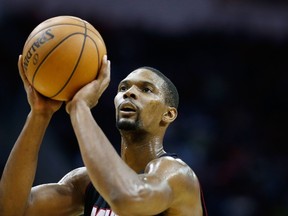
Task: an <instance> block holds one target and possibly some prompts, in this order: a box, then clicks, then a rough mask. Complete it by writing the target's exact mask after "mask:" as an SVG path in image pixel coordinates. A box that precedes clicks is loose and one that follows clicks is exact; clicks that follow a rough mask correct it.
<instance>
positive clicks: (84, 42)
mask: <svg viewBox="0 0 288 216" xmlns="http://www.w3.org/2000/svg"><path fill="white" fill-rule="evenodd" d="M84 27H85V32H84V34H83V33H82V34H83V35H84V40H83V44H82V48H81V52H80V55H79V57H78V60H77V62H76V64H75V66H74V69H73V70H72V73H71V74H70V76H69V78H68V79H67V80H66V83H65V84H64V85H63V86H62V88H60V90H59V91H58V92H57V93H56V94H55V95H53V96H50V98H53V97H56V96H57V95H59V94H60V93H61V92H62V91H63V89H65V87H66V86H67V84H68V83H69V82H70V80H71V78H72V77H73V74H74V73H75V71H76V69H77V67H78V64H79V62H80V60H81V57H82V54H83V50H84V48H85V44H86V38H87V28H86V23H85V22H84Z"/></svg>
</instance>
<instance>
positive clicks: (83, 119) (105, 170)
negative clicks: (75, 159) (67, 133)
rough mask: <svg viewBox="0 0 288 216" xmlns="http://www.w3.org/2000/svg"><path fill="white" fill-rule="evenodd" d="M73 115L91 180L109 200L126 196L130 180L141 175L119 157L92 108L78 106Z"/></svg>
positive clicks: (74, 125) (71, 114)
mask: <svg viewBox="0 0 288 216" xmlns="http://www.w3.org/2000/svg"><path fill="white" fill-rule="evenodd" d="M70 116H71V122H72V125H73V128H74V131H75V134H76V137H77V139H78V142H79V146H80V150H81V154H82V158H83V161H84V163H85V166H86V168H87V171H88V174H89V176H90V179H91V180H92V182H93V184H94V186H96V188H97V190H98V191H99V192H100V193H101V194H102V195H103V196H104V198H105V199H106V200H107V201H109V200H111V197H112V196H111V195H112V194H114V195H116V194H120V193H123V191H125V190H126V189H127V187H131V185H132V184H131V183H130V182H129V181H134V183H136V181H137V180H138V177H137V174H136V173H135V172H134V171H133V170H132V169H131V168H130V167H128V166H127V165H126V164H125V163H124V162H123V161H122V159H121V158H120V157H119V155H118V153H117V152H116V150H115V149H114V147H113V146H112V145H111V143H110V142H109V140H108V139H107V137H106V136H105V134H104V133H103V131H102V130H101V128H100V127H99V126H98V125H97V123H96V122H95V121H94V119H93V116H92V114H91V112H90V109H89V108H88V107H87V106H85V105H83V104H78V105H75V106H74V108H73V109H71V111H70ZM126 191H127V190H126ZM128 191H129V190H128ZM130 191H131V189H130ZM114 198H115V197H114Z"/></svg>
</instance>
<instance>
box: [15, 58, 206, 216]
mask: <svg viewBox="0 0 288 216" xmlns="http://www.w3.org/2000/svg"><path fill="white" fill-rule="evenodd" d="M18 65H19V70H20V74H21V77H22V80H23V82H24V86H25V89H26V92H27V95H28V101H29V103H30V106H31V112H30V114H29V116H28V119H27V121H28V124H27V123H26V124H27V125H26V130H27V131H29V133H27V134H26V140H24V142H22V143H21V147H22V148H17V149H16V150H15V151H16V152H14V153H15V154H16V153H17V155H18V157H14V158H13V160H14V161H13V162H14V164H17V161H19V158H20V159H21V157H20V154H26V156H27V157H29V158H31V159H34V160H31V161H30V163H28V164H27V166H28V168H26V169H24V171H25V172H26V175H27V176H29V177H28V180H25V181H26V183H25V184H24V186H23V185H22V181H23V180H24V178H22V177H23V176H21V178H20V179H18V182H17V181H15V182H14V184H15V185H16V189H15V191H12V190H11V192H13V193H19V190H20V193H19V194H20V195H21V196H23V197H24V198H25V197H26V196H27V194H29V193H30V194H29V197H28V199H27V201H26V202H25V205H24V206H25V209H24V210H25V212H24V214H23V215H29V216H34V215H41V216H45V215H47V216H48V215H49V216H51V215H63V216H64V215H65V216H67V215H83V214H84V215H93V216H100V215H101V216H105V215H119V216H126V215H129V216H135V215H165V216H172V215H173V216H189V215H191V216H192V215H193V216H200V215H206V214H207V213H206V210H205V207H204V202H203V200H202V193H201V188H200V184H199V181H198V179H197V176H196V175H195V173H194V172H193V170H192V169H191V168H190V167H189V166H188V165H187V164H185V162H183V161H182V160H181V159H180V158H178V157H177V155H175V154H171V153H167V152H165V150H164V147H163V139H164V135H165V132H166V129H167V128H168V126H169V125H170V123H172V122H173V121H174V120H175V119H176V117H177V106H178V93H177V90H176V88H175V86H174V85H173V84H172V82H171V81H170V80H169V79H167V78H166V77H165V76H164V75H163V74H161V73H160V72H159V71H157V70H155V69H153V68H148V67H142V68H139V69H137V70H135V71H133V72H132V73H130V74H129V75H128V76H127V77H126V78H125V79H124V80H123V81H121V82H120V84H119V88H118V92H117V94H116V96H115V99H114V104H115V109H116V125H117V128H118V129H119V132H120V134H121V157H120V156H119V155H118V154H117V152H116V150H115V149H114V148H113V146H112V145H111V143H110V142H109V139H108V138H107V137H106V135H105V134H104V133H103V132H102V130H101V128H100V127H99V125H98V124H97V122H96V121H95V120H94V118H93V116H92V114H91V109H92V108H93V107H95V106H96V105H97V103H98V101H99V99H100V97H101V95H102V93H103V92H104V91H105V89H106V88H107V87H108V85H109V82H110V61H109V60H107V56H104V58H103V63H102V67H101V70H100V72H99V74H98V77H97V79H96V80H95V81H93V82H91V83H89V84H88V85H86V86H85V87H84V88H82V89H81V90H80V91H78V93H77V94H76V95H75V96H74V98H73V99H72V100H71V101H69V102H68V103H67V104H66V111H67V113H69V115H70V118H71V122H72V126H73V129H74V132H75V134H76V137H77V140H78V143H79V146H80V151H81V155H82V158H83V161H84V164H85V167H81V168H78V169H75V170H73V171H71V172H70V173H68V174H67V175H66V176H64V177H63V178H62V179H61V180H60V181H59V182H58V183H54V184H51V183H50V184H44V185H39V186H35V187H33V188H32V189H31V188H30V185H31V184H32V179H33V178H34V175H35V170H36V168H35V167H36V163H37V153H38V151H39V148H40V145H41V139H42V137H43V135H44V133H45V129H46V127H47V125H48V123H49V121H50V119H51V117H52V115H53V113H54V112H56V111H57V110H58V109H59V108H60V106H61V102H55V101H51V100H49V99H47V98H43V97H42V96H41V95H39V94H38V93H37V92H36V91H35V90H34V89H33V88H32V87H31V86H30V85H29V84H28V82H27V80H26V78H25V76H24V75H23V69H22V67H21V58H20V59H19V63H18ZM29 122H30V123H29ZM27 154H28V155H27ZM24 171H22V172H24ZM27 182H29V184H28V183H27ZM20 185H21V186H22V187H20ZM30 189H31V191H30ZM19 215H20V214H19Z"/></svg>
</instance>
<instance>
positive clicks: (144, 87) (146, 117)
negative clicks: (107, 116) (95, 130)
mask: <svg viewBox="0 0 288 216" xmlns="http://www.w3.org/2000/svg"><path fill="white" fill-rule="evenodd" d="M163 82H164V81H163V80H162V79H161V78H160V77H159V76H158V75H156V74H155V73H153V72H151V71H149V70H148V69H142V68H141V69H137V70H135V71H133V72H132V73H130V74H129V75H128V76H127V77H126V78H125V79H124V80H122V81H121V82H120V84H119V86H118V93H117V95H116V96H115V99H114V104H115V108H116V125H117V127H118V129H121V130H138V129H139V130H144V131H150V132H153V131H155V130H157V128H159V126H160V122H161V119H162V115H163V113H164V112H165V110H166V108H167V107H166V105H165V103H164V95H163V92H162V90H161V89H162V85H163Z"/></svg>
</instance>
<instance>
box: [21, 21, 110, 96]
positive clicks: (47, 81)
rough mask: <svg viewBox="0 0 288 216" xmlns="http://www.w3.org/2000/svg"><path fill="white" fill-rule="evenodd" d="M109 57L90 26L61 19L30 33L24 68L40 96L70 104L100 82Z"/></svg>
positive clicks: (24, 51)
mask: <svg viewBox="0 0 288 216" xmlns="http://www.w3.org/2000/svg"><path fill="white" fill-rule="evenodd" d="M105 54H107V50H106V46H105V43H104V40H103V38H102V37H101V35H100V33H99V32H98V31H97V30H96V29H95V28H94V27H93V26H92V25H91V24H90V23H88V22H87V21H85V20H83V19H80V18H78V17H74V16H57V17H53V18H50V19H48V20H45V21H44V22H42V23H40V24H39V25H38V26H36V28H35V29H34V30H33V31H32V32H31V33H30V35H29V37H28V38H27V40H26V42H25V45H24V48H23V53H22V55H23V68H24V71H25V74H26V76H27V79H28V81H29V82H30V84H31V85H32V86H33V87H34V88H35V89H36V90H37V91H38V92H39V93H41V94H42V95H44V96H46V97H49V98H51V99H54V100H60V101H68V100H70V99H71V98H72V97H73V96H74V94H75V93H76V92H77V91H78V90H79V89H80V88H82V87H83V86H84V85H86V84H87V83H89V82H91V81H92V80H94V79H95V78H96V76H97V73H98V71H99V69H100V67H101V62H102V58H103V56H104V55H105Z"/></svg>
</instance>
